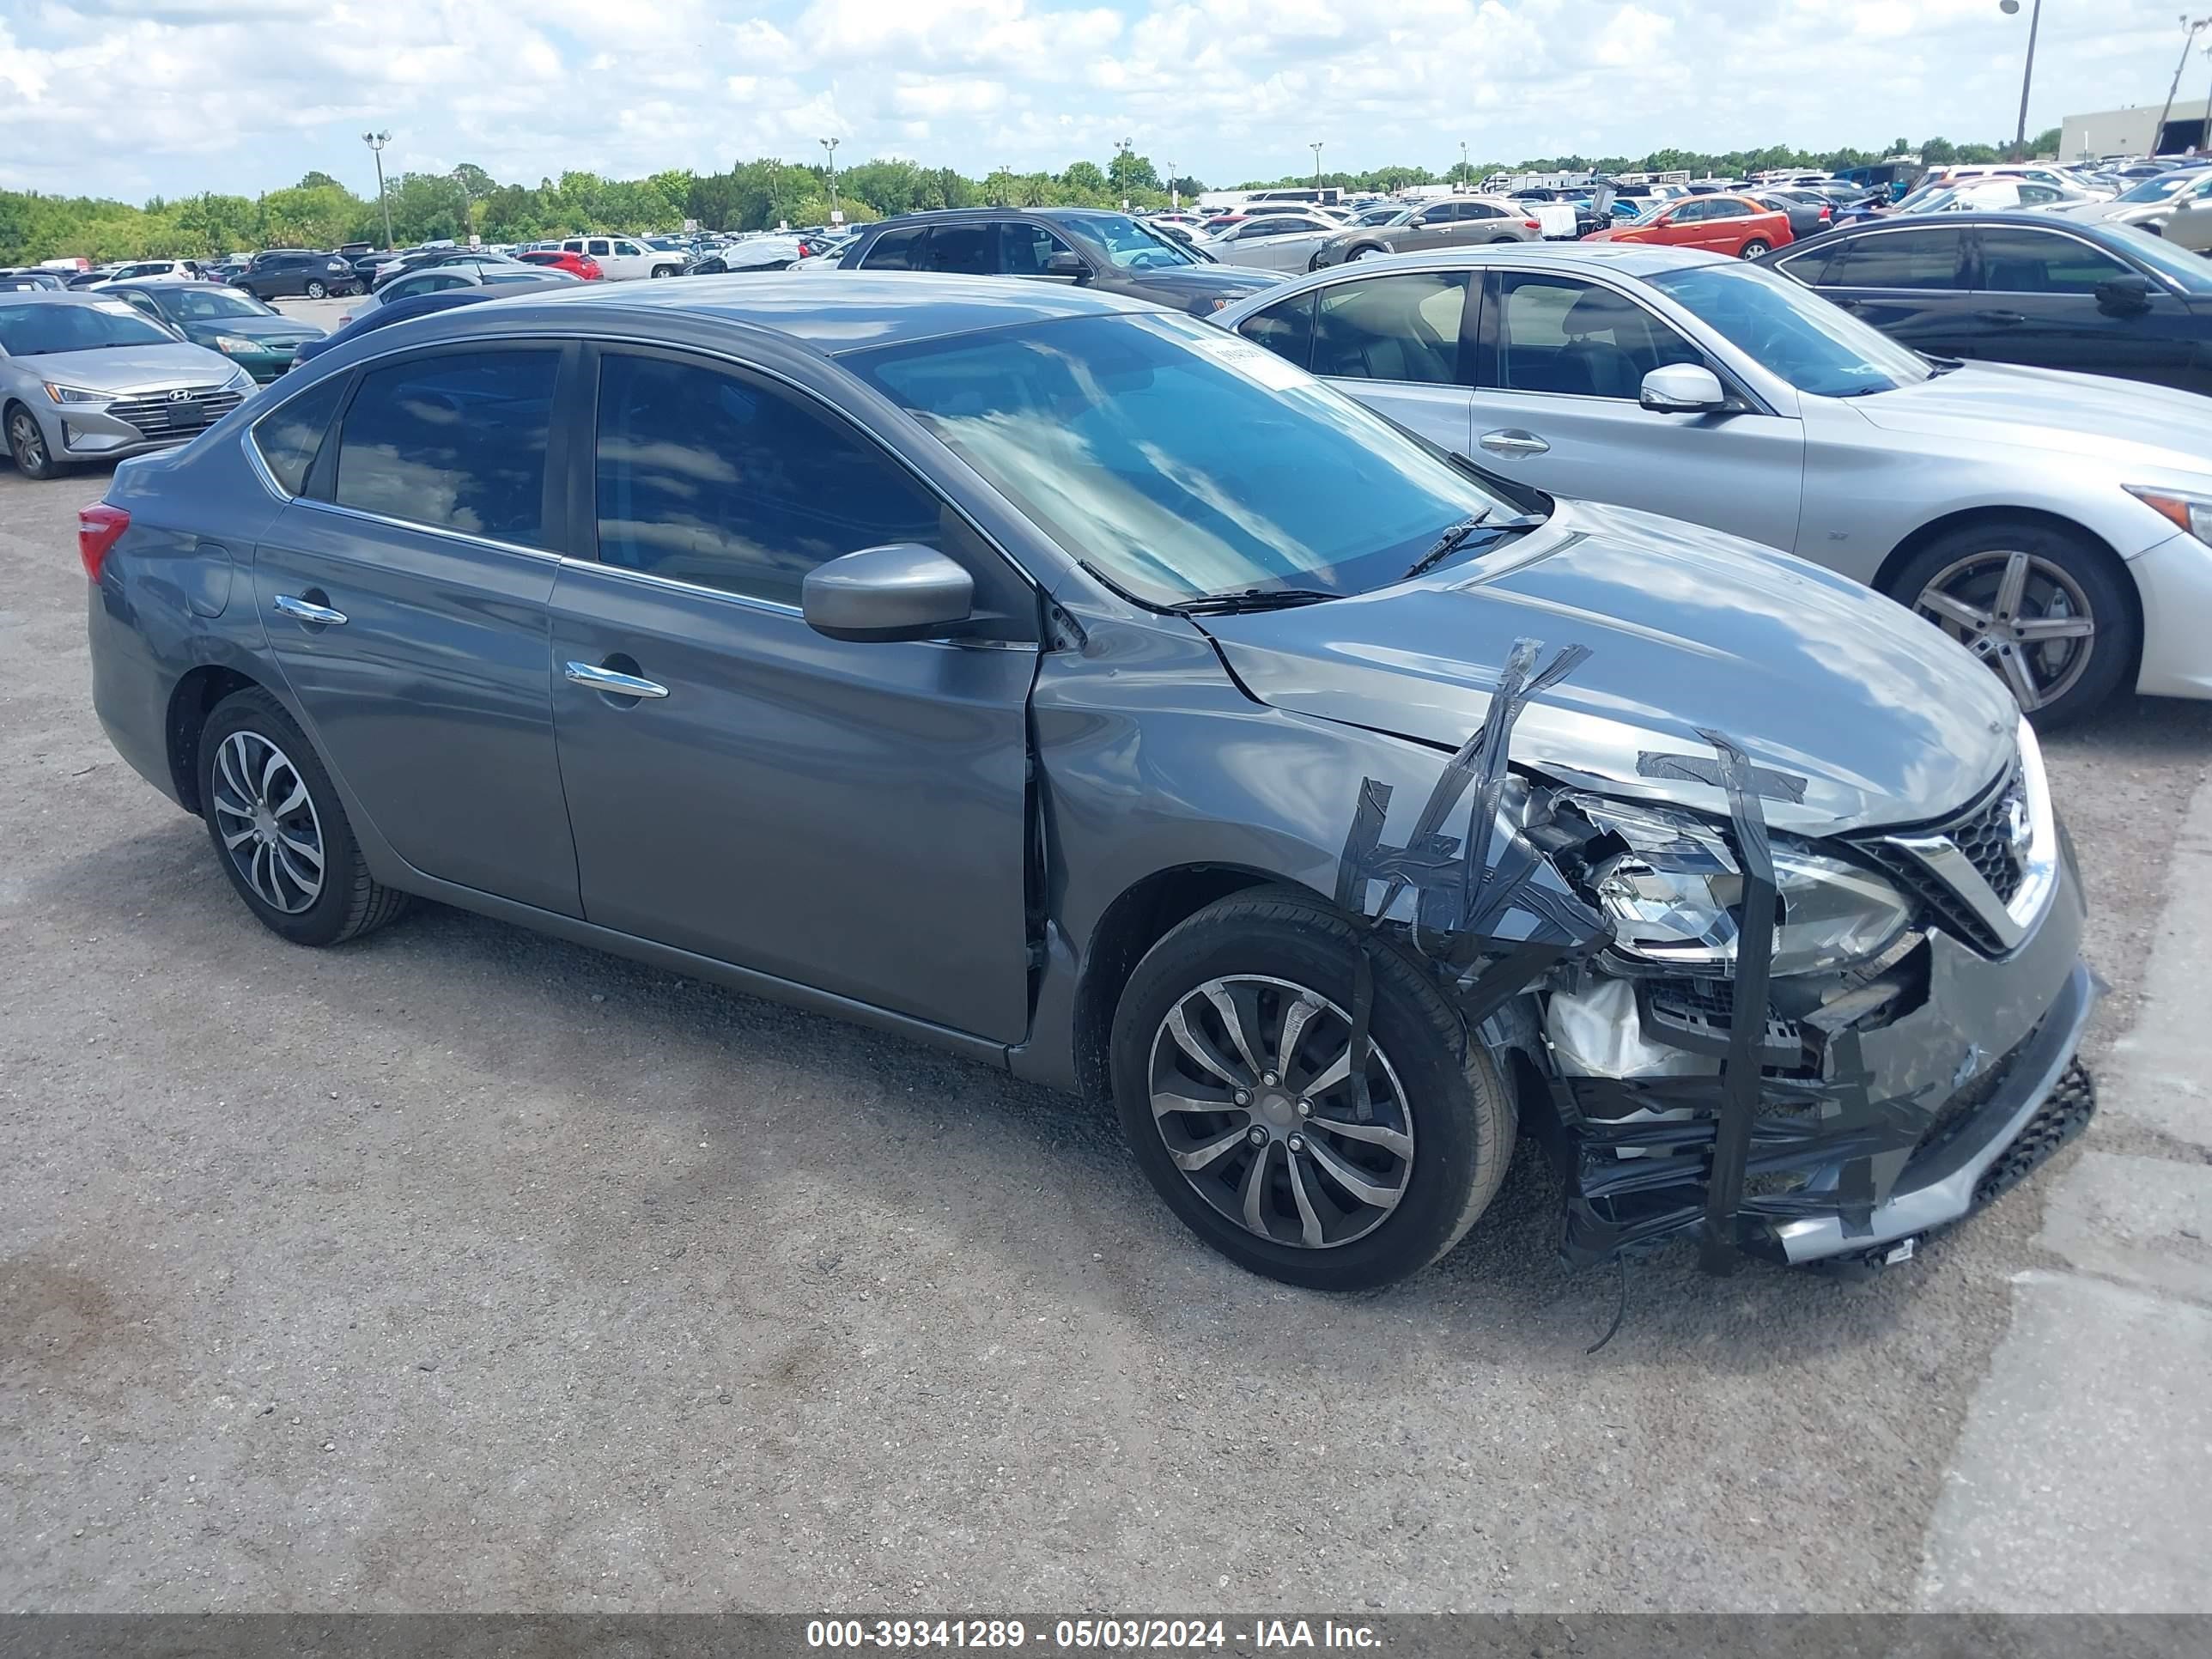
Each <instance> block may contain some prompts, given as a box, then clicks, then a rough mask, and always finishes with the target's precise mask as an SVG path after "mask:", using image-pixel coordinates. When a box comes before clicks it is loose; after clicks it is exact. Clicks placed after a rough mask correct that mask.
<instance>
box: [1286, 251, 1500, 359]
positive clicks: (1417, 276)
mask: <svg viewBox="0 0 2212 1659" xmlns="http://www.w3.org/2000/svg"><path fill="white" fill-rule="evenodd" d="M1467 294H1468V273H1467V272H1465V271H1463V270H1437V271H1428V270H1424V271H1417V272H1410V273H1408V274H1407V275H1405V276H1370V277H1369V278H1367V279H1366V280H1364V281H1362V282H1347V283H1331V284H1330V285H1329V286H1328V287H1327V288H1324V289H1322V290H1321V291H1320V295H1319V298H1320V302H1321V303H1320V305H1319V307H1318V308H1317V310H1316V313H1315V319H1314V355H1313V372H1314V373H1315V374H1334V375H1340V376H1344V377H1346V378H1348V379H1352V380H1407V381H1413V382H1414V383H1416V384H1419V385H1424V386H1451V385H1454V384H1455V383H1457V382H1458V380H1459V357H1460V319H1461V318H1462V316H1463V315H1464V314H1465V313H1466V310H1467Z"/></svg>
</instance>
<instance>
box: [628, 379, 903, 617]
mask: <svg viewBox="0 0 2212 1659" xmlns="http://www.w3.org/2000/svg"><path fill="white" fill-rule="evenodd" d="M594 466H595V471H596V489H597V495H598V500H599V558H600V560H601V562H604V563H606V564H611V565H619V566H621V567H622V568H624V569H628V570H641V571H647V572H650V573H652V574H654V575H658V576H666V577H669V578H670V579H671V580H677V581H686V582H693V583H696V584H697V585H699V586H702V587H714V588H720V589H721V590H722V591H723V592H728V593H738V594H743V595H745V596H746V597H748V598H751V599H770V600H774V601H775V602H777V603H779V604H782V605H797V604H798V603H799V586H800V583H801V582H802V581H803V580H805V575H806V573H807V572H808V571H810V570H811V569H812V568H814V567H815V566H816V565H817V564H820V563H822V562H823V561H824V560H828V559H834V558H837V557H839V556H842V555H844V554H847V553H853V552H857V551H858V550H860V549H861V548H864V547H877V546H880V545H882V544H884V543H886V542H919V543H921V544H922V545H924V546H926V547H939V548H942V547H945V545H946V540H947V538H946V537H945V533H944V531H943V529H942V527H941V522H940V520H941V512H942V509H941V508H940V506H939V502H938V501H937V500H936V499H935V498H934V497H933V496H932V495H930V494H929V493H928V492H927V490H925V489H923V488H922V486H921V484H920V483H917V482H915V480H914V479H913V478H911V477H908V475H907V474H906V473H905V472H904V471H901V470H900V468H899V467H898V466H897V465H896V464H895V463H894V462H892V461H891V460H890V459H888V458H887V457H885V456H884V454H883V453H881V452H880V451H878V449H876V448H875V447H873V446H872V445H871V444H869V443H867V442H866V441H865V440H863V439H861V438H860V437H859V436H858V435H856V434H855V433H854V432H853V431H852V430H851V428H848V427H847V426H845V425H844V424H843V423H842V422H839V421H837V420H836V419H835V418H833V417H832V416H829V415H826V414H824V413H822V412H819V411H817V410H814V409H813V408H811V407H810V406H809V405H807V404H805V403H804V402H802V401H800V400H799V399H798V398H795V397H793V396H791V395H789V394H787V393H784V392H774V391H769V390H768V389H766V388H764V387H762V386H756V385H754V384H753V383H751V382H750V381H747V380H741V379H739V378H738V376H736V375H734V374H730V373H728V372H726V370H723V369H720V368H711V367H709V366H708V365H705V364H702V363H688V362H677V361H674V360H672V359H670V358H665V357H647V356H631V355H628V354H623V353H617V354H611V355H610V356H606V357H605V358H603V359H601V363H600V369H599V447H598V454H597V457H596V459H595V462H594Z"/></svg>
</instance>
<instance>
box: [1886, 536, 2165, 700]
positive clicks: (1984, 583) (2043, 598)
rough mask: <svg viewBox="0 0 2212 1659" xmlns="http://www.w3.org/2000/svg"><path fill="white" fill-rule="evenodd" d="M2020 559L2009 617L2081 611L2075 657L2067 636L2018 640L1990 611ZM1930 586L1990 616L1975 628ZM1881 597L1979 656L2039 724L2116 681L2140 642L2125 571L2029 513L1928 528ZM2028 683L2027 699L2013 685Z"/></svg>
mask: <svg viewBox="0 0 2212 1659" xmlns="http://www.w3.org/2000/svg"><path fill="white" fill-rule="evenodd" d="M2015 556H2025V558H2026V560H2027V567H2026V571H2025V575H2026V580H2025V583H2024V586H2023V601H2022V604H2021V606H2020V608H2019V609H2018V610H2017V611H2015V620H2026V621H2029V622H2033V621H2037V620H2043V621H2049V620H2052V619H2064V620H2070V619H2072V618H2075V617H2079V616H2081V614H2083V613H2085V612H2086V614H2087V619H2088V622H2089V623H2090V626H2091V629H2092V631H2091V633H2090V634H2089V635H2087V638H2086V640H2084V641H2083V642H2082V643H2083V646H2084V647H2085V648H2084V649H2082V651H2081V654H2080V656H2079V658H2078V659H2077V658H2076V657H2075V655H2074V653H2073V650H2072V648H2071V642H2070V641H2044V642H2042V643H2036V642H2034V641H2023V640H2021V638H2019V637H2018V636H2017V635H2015V634H2014V632H2013V631H2012V629H2011V628H2010V627H2009V626H2008V625H2005V624H2003V623H2001V622H1998V621H1997V619H1996V599H1998V598H1999V597H2000V596H2001V592H2002V580H2003V578H2004V575H2005V574H2007V573H2008V570H2009V568H2010V565H2011V562H2012V559H2013V558H2014V557H2015ZM1931 590H1935V591H1939V592H1942V593H1943V594H1944V595H1946V596H1947V597H1948V598H1949V599H1952V600H1954V601H1956V602H1958V603H1959V604H1961V605H1964V606H1965V608H1966V611H1969V612H1975V613H1979V614H1980V615H1982V616H1983V617H1984V621H1985V622H1988V623H1992V624H1993V625H1991V626H1989V627H1987V628H1982V629H1978V628H1977V627H1975V626H1974V625H1972V623H1971V622H1969V621H1968V620H1967V619H1966V617H1965V616H1963V615H1960V614H1959V613H1957V612H1955V611H1953V610H1951V609H1950V608H1948V607H1946V608H1943V609H1938V608H1937V607H1936V605H1931V604H1929V599H1930V594H1931ZM1889 592H1890V597H1892V598H1893V599H1896V600H1898V601H1899V603H1900V604H1903V605H1907V606H1909V607H1911V609H1912V610H1913V611H1915V612H1916V613H1917V614H1918V615H1919V616H1921V617H1924V618H1926V619H1927V620H1928V621H1929V622H1930V623H1934V624H1935V625H1936V626H1937V627H1939V628H1942V629H1943V631H1944V632H1945V633H1947V634H1948V635H1950V636H1951V637H1952V638H1953V639H1954V640H1957V641H1959V642H1960V644H1962V645H1964V646H1966V647H1967V649H1969V650H1971V651H1972V652H1973V653H1975V654H1976V655H1977V656H1978V657H1981V658H1982V659H1984V661H1986V662H1988V663H1989V665H1990V667H1991V668H1993V669H1995V670H1996V671H1997V672H1998V674H1999V675H2000V677H2001V678H2004V679H2005V681H2006V683H2007V684H2008V685H2009V686H2011V687H2012V688H2013V690H2014V694H2015V697H2016V698H2017V699H2018V700H2019V701H2020V702H2021V704H2022V706H2023V707H2025V708H2027V711H2028V717H2029V718H2030V719H2031V720H2033V721H2034V722H2035V724H2036V726H2037V727H2038V728H2039V729H2041V730H2046V731H2047V730H2051V729H2053V728H2055V727H2057V726H2064V725H2067V724H2069V722H2071V721H2073V720H2079V719H2080V718H2081V716H2082V715H2084V714H2087V713H2088V712H2089V711H2090V710H2091V709H2093V708H2096V707H2097V706H2098V705H2099V704H2100V703H2101V702H2104V701H2105V700H2106V698H2107V697H2109V696H2112V693H2113V692H2114V691H2116V690H2118V689H2119V688H2120V686H2121V685H2122V684H2123V683H2124V681H2125V680H2126V679H2127V678H2128V677H2129V676H2130V674H2131V673H2132V671H2133V670H2134V665H2135V663H2136V659H2137V657H2138V655H2139V654H2140V653H2141V649H2142V622H2141V620H2140V618H2139V617H2138V616H2137V614H2136V604H2135V598H2134V595H2133V594H2132V593H2131V592H2129V588H2128V578H2127V576H2126V575H2125V574H2124V572H2123V571H2122V570H2121V569H2120V568H2119V565H2118V561H2116V560H2115V559H2114V558H2113V557H2112V555H2111V554H2110V553H2108V552H2107V551H2106V550H2105V549H2104V548H2103V547H2101V546H2100V545H2098V544H2096V543H2094V542H2092V541H2091V540H2089V539H2088V538H2087V537H2086V536H2083V535H2081V534H2080V533H2079V532H2074V531H2070V530H2067V529H2063V528H2062V527H2060V526H2054V525H2049V524H2045V523H2043V522H2040V521H2039V520H2033V519H2016V520H2001V519H2000V520H1986V521H1984V522H1983V523H1979V524H1972V525H1968V526H1965V527H1963V528H1961V529H1959V530H1955V531H1953V532H1950V533H1949V534H1948V535H1946V536H1941V537H1938V538H1936V540H1935V541H1932V542H1930V543H1929V544H1928V545H1927V546H1925V547H1923V548H1922V549H1921V550H1920V551H1919V552H1917V553H1916V554H1915V555H1913V556H1912V558H1911V560H1910V561H1909V562H1907V563H1906V564H1905V567H1904V568H1903V569H1901V570H1899V572H1898V574H1897V576H1896V579H1895V580H1893V581H1892V583H1891V584H1890V588H1889ZM2024 683H2025V684H2030V685H2033V687H2034V688H2035V695H2034V696H2033V699H2031V698H2030V697H2029V696H2023V695H2022V694H2021V686H2022V684H2024Z"/></svg>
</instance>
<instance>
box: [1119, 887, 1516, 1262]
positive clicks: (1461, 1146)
mask: <svg viewBox="0 0 2212 1659" xmlns="http://www.w3.org/2000/svg"><path fill="white" fill-rule="evenodd" d="M1205 920H1206V913H1203V912H1202V913H1201V914H1200V917H1197V918H1194V923H1202V922H1204V921H1205ZM1357 948H1358V946H1357V945H1356V944H1355V943H1354V935H1353V934H1352V930H1351V929H1350V927H1348V926H1346V924H1344V923H1343V922H1342V921H1340V920H1339V919H1336V918H1334V916H1333V915H1331V913H1329V912H1328V911H1326V910H1324V909H1322V908H1320V907H1319V906H1318V905H1316V907H1315V908H1313V910H1312V911H1311V912H1310V914H1309V915H1306V916H1304V917H1303V918H1301V919H1299V920H1297V921H1291V920H1288V919H1285V920H1273V919H1257V918H1249V917H1248V918H1238V917H1235V916H1233V915H1232V916H1230V917H1225V918H1224V921H1223V923H1222V925H1219V926H1213V927H1206V926H1193V925H1192V924H1189V923H1187V924H1185V925H1184V927H1181V928H1178V929H1177V930H1176V931H1175V932H1174V933H1170V934H1169V935H1168V936H1167V937H1166V938H1165V939H1163V940H1161V942H1160V943H1159V944H1158V945H1155V946H1154V947H1153V949H1152V952H1151V953H1150V954H1149V955H1147V956H1146V957H1145V959H1144V960H1143V961H1142V962H1141V963H1139V964H1138V967H1137V969H1136V972H1135V973H1134V974H1133V975H1131V976H1130V979H1129V983H1128V985H1127V987H1126V988H1125V989H1124V991H1123V993H1122V996H1121V1003H1120V1005H1119V1006H1118V1007H1117V1008H1116V1009H1115V1020H1114V1031H1113V1042H1112V1048H1111V1052H1110V1058H1111V1071H1112V1077H1113V1087H1114V1099H1115V1110H1116V1112H1117V1114H1118V1115H1119V1116H1120V1118H1121V1129H1122V1133H1123V1134H1124V1136H1125V1137H1126V1138H1127V1140H1128V1143H1129V1146H1130V1150H1131V1152H1133V1154H1134V1155H1135V1158H1136V1160H1137V1163H1138V1165H1139V1168H1140V1169H1142V1170H1144V1172H1145V1175H1146V1178H1147V1179H1149V1180H1150V1181H1151V1182H1152V1185H1153V1187H1154V1188H1155V1189H1156V1190H1158V1193H1159V1194H1160V1195H1161V1196H1162V1197H1163V1198H1164V1199H1165V1200H1167V1203H1168V1206H1169V1207H1170V1209H1172V1210H1173V1211H1174V1212H1176V1215H1177V1216H1178V1217H1179V1218H1181V1219H1182V1222H1183V1224H1184V1225H1186V1226H1188V1227H1189V1228H1190V1230H1191V1231H1193V1232H1194V1233H1196V1234H1197V1235H1198V1236H1199V1237H1200V1238H1202V1239H1203V1240H1205V1241H1206V1243H1208V1244H1210V1245H1211V1246H1212V1247H1213V1248H1214V1249H1217V1250H1218V1251H1219V1252H1220V1253H1221V1254H1222V1255H1225V1256H1227V1257H1228V1258H1229V1259H1230V1260H1231V1261H1235V1262H1237V1264H1238V1265H1239V1266H1240V1267H1246V1268H1249V1269H1250V1270H1251V1271H1253V1272H1255V1273H1262V1274H1265V1275H1266V1276H1267V1277H1268V1278H1271V1279H1280V1280H1283V1281H1285V1282H1286V1283H1289V1284H1292V1285H1301V1286H1304V1287H1305V1288H1308V1289H1312V1290H1325V1291H1360V1290H1371V1289H1374V1288H1376V1287H1378V1286H1381V1285H1388V1284H1390V1283H1392V1282H1394V1281H1395V1280H1397V1279H1401V1278H1404V1277H1406V1276H1407V1274H1409V1273H1415V1272H1418V1271H1419V1269H1421V1268H1422V1267H1426V1266H1427V1265H1428V1264H1429V1263H1430V1262H1431V1261H1434V1260H1435V1259H1436V1257H1437V1255H1438V1254H1439V1253H1440V1252H1442V1251H1443V1249H1445V1248H1446V1247H1447V1245H1449V1243H1452V1242H1453V1241H1454V1240H1455V1238H1456V1237H1457V1236H1458V1234H1459V1233H1460V1232H1461V1231H1463V1230H1464V1225H1465V1222H1466V1218H1467V1211H1468V1195H1469V1193H1470V1191H1471V1189H1472V1188H1473V1187H1474V1183H1475V1182H1476V1180H1477V1179H1478V1176H1480V1173H1481V1172H1480V1171H1478V1170H1477V1169H1476V1167H1475V1164H1476V1152H1477V1146H1478V1141H1479V1133H1478V1130H1477V1127H1476V1120H1475V1111H1476V1108H1475V1104H1474V1099H1473V1091H1472V1089H1471V1087H1470V1085H1469V1083H1468V1071H1467V1067H1466V1066H1464V1065H1463V1064H1462V1060H1461V1059H1460V1056H1459V1054H1458V1053H1457V1052H1456V1051H1455V1047H1454V1046H1453V1042H1452V1041H1451V1040H1449V1038H1448V1037H1447V1036H1446V1028H1447V1027H1448V1028H1449V1029H1453V1030H1455V1029H1456V1024H1457V1023H1456V1021H1455V1019H1454V1018H1453V1017H1452V1016H1450V1015H1449V1012H1446V1011H1445V1010H1444V1009H1443V1006H1442V1002H1441V999H1438V1000H1437V1002H1436V1003H1435V1004H1434V1005H1433V1006H1431V1007H1429V1008H1424V1007H1423V1006H1421V999H1420V998H1419V997H1418V996H1417V995H1415V994H1409V992H1408V989H1407V983H1406V976H1407V975H1411V974H1413V973H1415V972H1417V971H1419V970H1418V969H1413V967H1412V966H1411V965H1410V964H1407V963H1403V962H1401V961H1378V963H1377V965H1376V974H1375V981H1374V983H1375V991H1374V1001H1373V1005H1372V1013H1371V1017H1370V1026H1371V1030H1372V1035H1373V1038H1374V1041H1375V1042H1376V1044H1377V1046H1379V1047H1380V1048H1382V1050H1383V1053H1384V1054H1386V1055H1387V1056H1388V1057H1389V1061H1390V1064H1391V1066H1392V1067H1393V1069H1394V1070H1395V1072H1396V1073H1397V1077H1398V1081H1399V1083H1400V1085H1401V1086H1402V1087H1403V1088H1404V1090H1405V1091H1406V1101H1407V1110H1408V1113H1409V1115H1410V1116H1411V1118H1412V1121H1413V1146H1414V1155H1413V1176H1412V1179H1411V1182H1410V1187H1409V1190H1408V1191H1407V1194H1406V1196H1405V1197H1404V1198H1403V1199H1402V1200H1400V1202H1399V1205H1398V1207H1397V1209H1396V1210H1395V1212H1393V1213H1392V1214H1391V1215H1390V1216H1389V1218H1388V1219H1386V1220H1385V1221H1384V1222H1383V1224H1382V1225H1380V1226H1378V1227H1377V1228H1376V1230H1375V1231H1373V1232H1371V1233H1370V1234H1368V1235H1367V1236H1366V1237H1363V1238H1359V1239H1356V1240H1354V1241H1352V1243H1348V1244H1342V1245H1339V1246H1336V1247H1334V1248H1333V1249H1299V1248H1296V1247H1293V1246H1291V1245H1286V1244H1277V1243H1271V1242H1269V1241H1267V1240H1266V1239H1262V1238H1259V1237H1255V1236H1254V1235H1253V1234H1251V1233H1249V1232H1247V1231H1245V1230H1244V1229H1243V1227H1241V1226H1239V1225H1237V1224H1236V1223H1234V1222H1232V1221H1231V1220H1229V1219H1228V1218H1226V1217H1225V1216H1223V1215H1221V1214H1220V1213H1219V1212H1218V1211H1216V1210H1215V1209H1214V1208H1213V1207H1212V1206H1211V1205H1209V1204H1208V1203H1206V1200H1205V1199H1203V1198H1202V1197H1200V1195H1199V1194H1198V1193H1197V1192H1196V1191H1195V1190H1194V1189H1193V1188H1192V1187H1191V1185H1190V1183H1189V1182H1188V1181H1187V1180H1186V1179H1185V1178H1184V1176H1183V1174H1182V1171H1181V1170H1178V1169H1177V1168H1176V1165H1175V1164H1174V1162H1173V1160H1172V1159H1171V1158H1170V1157H1169V1156H1168V1151H1167V1147H1166V1146H1165V1144H1164V1142H1163V1141H1162V1139H1161V1138H1160V1134H1159V1132H1158V1129H1157V1128H1156V1127H1154V1123H1153V1119H1152V1098H1151V1087H1150V1073H1151V1066H1152V1037H1153V1035H1154V1033H1155V1032H1156V1031H1157V1030H1158V1027H1159V1024H1160V1022H1161V1021H1162V1020H1163V1019H1164V1018H1166V1017H1167V1013H1168V1011H1169V1009H1170V1007H1172V1006H1174V1004H1175V1003H1176V1001H1178V1000H1181V999H1182V997H1184V996H1186V995H1188V994H1189V993H1190V992H1191V991H1192V990H1193V989H1194V988H1195V987H1197V986H1199V985H1200V984H1202V983H1203V982H1205V981H1207V980H1209V979H1215V978H1219V977H1222V976H1224V975H1237V974H1262V975H1272V976H1274V977H1278V978H1282V979H1287V980H1291V981H1296V982H1297V983H1298V984H1301V985H1304V986H1305V987H1308V988H1310V989H1311V990H1314V991H1316V992H1318V993H1320V994H1322V996H1325V997H1327V998H1328V1000H1330V1001H1332V1002H1334V1003H1335V1004H1336V1005H1337V1006H1338V1007H1340V1008H1345V1009H1349V1008H1350V1007H1351V1006H1352V981H1353V973H1354V968H1353V953H1354V951H1355V950H1356V949H1357ZM1376 948H1377V951H1378V955H1379V953H1380V952H1381V951H1388V950H1389V948H1390V947H1389V946H1387V945H1383V946H1378V947H1376ZM1440 1021H1442V1022H1444V1023H1445V1025H1443V1026H1440V1024H1439V1022H1440ZM1507 1151H1508V1152H1509V1154H1510V1140H1509V1141H1508V1142H1507Z"/></svg>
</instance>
